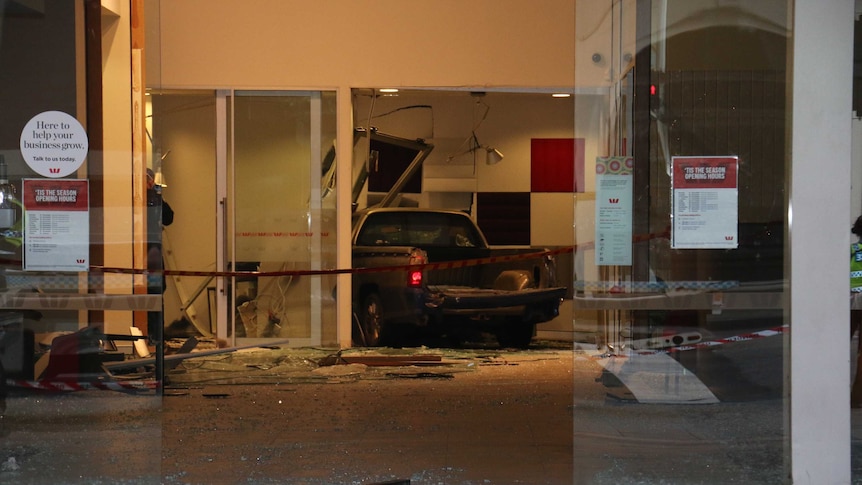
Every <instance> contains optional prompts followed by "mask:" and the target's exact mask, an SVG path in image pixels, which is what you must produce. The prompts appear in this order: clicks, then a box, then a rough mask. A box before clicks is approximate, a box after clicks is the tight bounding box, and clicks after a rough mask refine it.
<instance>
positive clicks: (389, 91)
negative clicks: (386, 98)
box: [380, 88, 398, 93]
mask: <svg viewBox="0 0 862 485" xmlns="http://www.w3.org/2000/svg"><path fill="white" fill-rule="evenodd" d="M380 92H381V93H397V92H398V89H397V88H380Z"/></svg>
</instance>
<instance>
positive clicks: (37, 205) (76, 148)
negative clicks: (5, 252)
mask: <svg viewBox="0 0 862 485" xmlns="http://www.w3.org/2000/svg"><path fill="white" fill-rule="evenodd" d="M20 147H21V155H22V156H23V157H24V161H25V162H26V163H27V165H28V166H29V167H30V168H31V169H32V170H33V171H35V172H36V173H38V174H39V175H42V176H43V177H48V179H24V180H23V182H22V186H21V201H22V203H23V208H24V211H23V212H24V220H23V232H24V251H23V258H24V269H25V270H37V271H49V270H50V271H87V269H88V268H89V254H90V214H89V211H90V202H89V201H90V198H89V182H88V181H87V180H78V179H62V177H65V176H67V175H70V174H72V173H75V172H76V171H77V170H78V169H79V168H80V167H81V165H82V164H83V163H84V160H85V159H86V158H87V152H88V150H89V142H88V140H87V133H86V132H85V131H84V127H83V126H81V123H79V122H78V120H77V119H75V118H74V117H72V116H71V115H69V114H67V113H63V112H62V111H45V112H42V113H39V114H37V115H36V116H34V117H33V118H32V119H31V120H30V121H29V122H27V124H26V125H25V126H24V129H23V130H22V131H21V140H20Z"/></svg>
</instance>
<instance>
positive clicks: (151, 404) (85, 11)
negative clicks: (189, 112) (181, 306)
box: [0, 0, 162, 483]
mask: <svg viewBox="0 0 862 485" xmlns="http://www.w3.org/2000/svg"><path fill="white" fill-rule="evenodd" d="M89 6H95V9H93V8H89ZM100 22H101V12H100V6H99V5H98V3H95V4H94V3H92V2H84V1H81V0H75V1H63V2H29V1H0V73H2V74H0V106H2V108H0V111H2V113H3V115H2V116H0V160H2V162H0V164H2V168H0V179H3V182H6V181H7V180H8V182H9V184H11V185H12V186H13V187H14V188H15V197H14V198H15V199H17V200H16V201H15V202H14V203H13V208H12V209H11V210H8V211H7V210H4V211H2V217H0V300H2V302H0V437H2V458H0V460H2V461H3V465H2V467H0V482H4V483H12V482H15V483H51V482H57V481H76V482H80V483H95V482H104V481H110V482H124V481H128V482H136V483H159V481H160V477H161V473H160V468H161V443H162V437H161V418H160V413H159V408H160V406H161V402H162V401H161V395H160V394H161V393H160V392H158V391H157V389H158V386H159V385H160V384H161V383H157V382H156V381H155V380H154V379H153V376H154V373H153V372H145V373H140V374H139V373H138V371H137V367H138V366H137V365H136V366H135V369H132V370H133V371H134V373H132V372H131V371H130V370H129V369H120V368H113V367H111V368H108V367H107V366H109V365H111V364H117V363H118V362H119V363H122V362H120V361H123V360H124V359H134V358H135V357H136V355H135V354H134V351H133V346H132V342H131V340H130V339H131V336H130V333H131V331H130V328H136V329H139V330H143V331H144V332H145V331H146V321H147V319H146V313H147V312H146V311H144V310H146V309H152V310H155V311H153V312H151V313H152V314H153V315H154V316H156V317H159V316H160V313H161V312H160V311H159V310H160V304H159V303H160V297H159V296H155V295H147V294H146V281H145V280H144V278H143V277H139V278H133V277H132V275H130V274H129V271H123V272H122V273H111V274H109V273H106V272H105V271H103V268H102V267H103V266H108V267H116V268H122V269H124V270H129V269H130V268H132V267H133V262H132V260H131V258H132V253H133V249H134V248H135V247H138V248H143V247H144V246H145V244H146V238H145V235H144V234H142V232H143V231H141V232H134V231H133V229H132V226H133V224H134V223H133V221H135V222H140V223H141V226H143V224H142V222H143V219H139V218H138V215H139V214H140V212H139V213H138V215H136V212H135V210H136V207H133V205H134V204H135V202H133V198H132V196H131V193H132V188H133V187H132V182H131V170H130V169H129V167H130V166H131V160H132V159H133V156H132V153H131V150H130V131H131V130H130V127H131V126H130V121H131V119H130V116H129V110H130V107H129V105H130V103H129V96H128V94H129V79H130V76H129V70H130V59H129V49H128V48H126V49H125V50H124V49H110V48H105V49H104V50H98V49H97V50H96V51H94V46H99V45H102V44H101V41H103V40H104V41H105V44H103V45H106V46H107V45H110V42H111V41H112V40H117V39H121V38H122V37H123V36H124V35H126V36H127V35H128V29H126V32H125V33H122V32H121V33H117V32H116V29H113V28H112V27H111V26H110V25H108V24H109V22H108V21H104V23H100ZM115 25H116V24H114V26H115ZM85 27H86V28H85ZM100 27H101V29H100ZM85 32H86V33H87V34H88V35H89V37H88V38H89V40H90V41H94V42H87V39H85ZM115 34H116V35H115ZM118 42H122V40H118ZM126 45H127V46H128V45H129V42H128V39H126ZM85 51H86V52H85ZM88 62H89V63H91V64H90V65H88ZM90 67H94V69H89V68H90ZM85 72H87V73H88V74H87V75H86V76H84V75H83V73H85ZM118 78H119V79H118ZM103 86H106V88H105V90H104V94H105V96H106V97H105V98H104V100H103V97H102V95H103V91H102V87H103ZM107 86H114V87H116V89H117V90H118V91H119V92H122V91H123V90H125V93H126V96H124V97H123V98H122V99H124V100H125V103H117V105H113V104H111V103H110V102H109V101H107V99H108V98H110V94H109V92H114V91H112V90H111V89H109V88H107ZM118 106H119V107H118ZM103 108H104V109H103ZM113 108H118V109H113ZM49 113H61V114H62V115H61V116H58V115H56V114H49ZM37 116H39V117H41V118H42V119H43V120H46V119H48V118H49V119H51V120H60V121H61V122H59V123H56V124H53V123H51V122H46V123H45V124H43V125H42V126H39V127H38V128H37V130H33V131H30V130H26V131H25V126H27V124H28V122H29V121H30V120H31V119H33V118H34V117H37ZM79 126H80V127H81V131H80V132H79V131H78V130H77V128H78V127H79ZM79 135H80V136H79ZM84 135H86V136H84ZM22 138H24V139H25V140H27V139H29V140H31V141H32V142H33V143H32V144H31V145H30V147H29V148H32V149H33V150H40V153H39V155H38V157H39V158H36V157H37V156H30V155H29V154H26V153H25V152H24V151H22V149H21V144H20V141H21V139H22ZM70 138H72V139H74V141H75V142H76V143H79V142H84V141H86V142H87V143H88V149H87V150H81V151H80V152H79V154H80V155H81V156H80V157H77V156H70V154H69V152H68V151H67V148H68V147H64V146H63V145H62V144H60V143H56V144H55V143H54V142H56V141H58V140H69V139H70ZM51 140H53V142H51ZM76 151H77V150H76ZM76 155H77V154H76ZM49 157H51V160H56V161H58V162H69V161H70V159H73V158H74V159H75V163H77V162H81V163H80V166H79V165H75V166H74V168H72V169H71V170H70V171H65V169H66V168H68V166H69V165H71V164H69V163H65V165H66V166H64V167H63V170H62V171H61V169H60V168H58V167H57V166H48V167H46V168H47V169H46V170H45V174H42V172H41V171H38V170H35V169H34V167H33V166H32V165H31V163H32V162H40V161H48V159H49ZM58 172H59V173H61V174H62V176H60V175H57V174H58ZM63 172H65V173H63ZM24 180H26V181H27V182H26V183H25V182H24ZM142 192H143V181H141V185H140V186H139V187H138V191H137V192H136V193H137V194H138V197H137V199H136V201H137V204H138V207H137V209H141V211H143V207H142V205H143V204H142V203H141V199H142V198H141V194H142ZM5 195H8V192H6V191H5V190H4V196H5ZM31 196H32V197H31ZM37 197H38V199H37ZM3 202H7V201H6V200H5V197H4V201H3ZM36 203H38V205H36ZM22 204H23V205H24V206H25V207H26V210H24V208H22ZM3 208H4V209H9V208H8V207H3ZM25 221H26V222H27V223H26V224H24V222H25ZM22 259H27V270H24V266H23V265H22ZM138 263H140V261H138ZM138 267H139V268H141V269H142V268H143V264H141V265H140V266H138ZM31 268H38V269H39V270H38V271H32V270H30V269H31ZM156 284H157V286H159V287H161V283H160V282H157V283H156ZM136 290H137V291H136ZM160 290H161V288H157V289H156V291H157V292H159V293H160ZM135 293H138V294H135ZM133 310H141V311H133ZM135 326H137V327H135ZM138 343H140V344H141V345H142V346H143V347H144V348H145V349H146V348H147V346H146V344H144V342H143V341H138ZM150 370H152V367H150ZM117 390H120V391H125V392H116V391H117ZM120 415H121V416H122V418H121V419H116V418H117V417H118V416H120ZM59 436H62V438H61V439H57V438H58V437H59ZM95 436H98V438H97V439H94V437H95ZM141 450H147V451H146V452H142V451H141ZM113 453H117V455H115V457H120V456H122V457H124V458H123V461H124V464H123V465H122V466H119V467H118V466H117V463H116V461H114V460H113V459H112V458H109V457H108V456H109V455H112V454H113ZM71 477H74V478H71Z"/></svg>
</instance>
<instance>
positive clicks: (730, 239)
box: [724, 236, 733, 241]
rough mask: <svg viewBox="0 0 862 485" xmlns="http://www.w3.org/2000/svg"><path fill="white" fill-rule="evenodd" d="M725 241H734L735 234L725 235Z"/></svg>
mask: <svg viewBox="0 0 862 485" xmlns="http://www.w3.org/2000/svg"><path fill="white" fill-rule="evenodd" d="M724 240H725V241H733V236H724Z"/></svg>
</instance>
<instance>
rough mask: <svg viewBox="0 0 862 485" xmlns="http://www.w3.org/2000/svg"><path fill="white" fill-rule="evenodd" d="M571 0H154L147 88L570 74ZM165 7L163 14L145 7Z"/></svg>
mask: <svg viewBox="0 0 862 485" xmlns="http://www.w3.org/2000/svg"><path fill="white" fill-rule="evenodd" d="M574 9H575V7H574V2H573V1H571V0H541V1H539V2H528V1H523V0H472V1H463V0H412V1H403V0H327V1H319V0H309V1H289V2H286V1H283V0H254V1H244V2H237V1H234V0H183V1H160V2H157V1H156V0H150V1H149V4H148V10H147V11H148V45H152V44H149V43H150V42H158V43H159V45H160V46H161V47H160V48H159V49H157V50H156V52H150V53H149V56H148V59H147V66H148V76H147V77H148V84H149V86H151V87H222V86H233V87H260V88H267V87H282V88H285V87H317V88H324V87H335V86H340V85H349V86H351V87H369V86H371V87H380V86H383V85H398V86H452V87H457V86H485V87H507V86H532V87H570V86H572V85H573V83H574V65H573V59H574V45H575V40H574ZM153 11H157V12H160V15H158V17H157V18H154V17H152V16H151V15H152V14H151V13H150V12H153Z"/></svg>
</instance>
